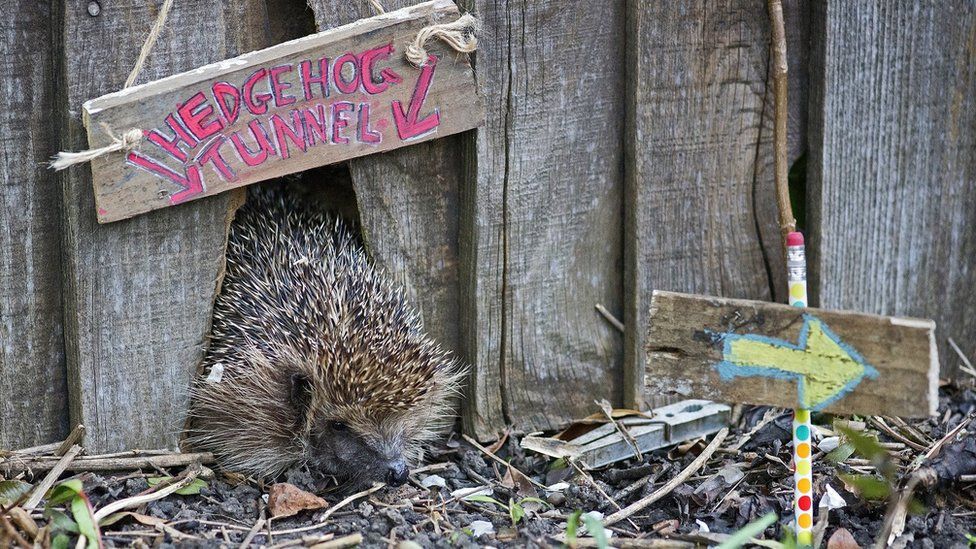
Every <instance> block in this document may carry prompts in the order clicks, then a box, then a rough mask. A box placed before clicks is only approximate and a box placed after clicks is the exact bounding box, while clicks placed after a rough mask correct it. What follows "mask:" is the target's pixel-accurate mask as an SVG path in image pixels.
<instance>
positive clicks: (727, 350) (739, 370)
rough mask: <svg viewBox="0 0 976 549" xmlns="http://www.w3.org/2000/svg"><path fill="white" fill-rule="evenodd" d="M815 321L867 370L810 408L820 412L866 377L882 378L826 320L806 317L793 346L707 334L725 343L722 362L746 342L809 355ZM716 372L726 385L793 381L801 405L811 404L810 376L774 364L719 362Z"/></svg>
mask: <svg viewBox="0 0 976 549" xmlns="http://www.w3.org/2000/svg"><path fill="white" fill-rule="evenodd" d="M814 321H816V322H817V323H819V324H820V329H821V330H823V332H824V335H826V336H827V337H829V338H830V339H831V340H832V341H833V342H834V343H836V344H837V346H838V347H840V348H841V349H843V350H844V352H846V353H847V354H848V355H849V356H850V357H851V359H853V360H854V361H855V362H857V363H858V364H860V365H861V366H862V367H863V368H864V371H863V372H862V373H861V375H859V376H858V377H856V378H855V379H852V380H851V381H849V382H847V383H846V384H845V385H844V386H843V387H841V388H840V390H839V391H837V393H835V394H834V395H833V396H831V397H829V398H827V399H826V400H824V401H822V402H818V403H817V404H815V405H813V406H810V407H809V408H810V409H811V410H813V411H816V412H819V411H821V410H823V409H824V408H826V407H828V406H830V405H831V404H833V403H835V402H837V401H838V400H840V399H841V398H843V397H844V396H845V395H846V394H847V393H849V392H851V391H853V390H854V388H855V387H857V386H858V385H859V384H860V383H861V381H863V380H864V378H865V377H867V378H869V379H877V378H878V376H879V374H878V370H877V369H875V368H874V367H873V366H871V365H870V364H868V363H867V361H865V360H864V357H862V356H861V354H860V353H858V352H857V351H855V350H854V348H853V347H851V346H850V345H848V344H846V343H844V342H843V341H841V339H840V337H838V336H837V334H835V333H834V332H833V331H832V330H831V329H830V327H829V326H827V323H825V322H824V321H823V320H820V319H819V318H817V317H815V316H813V315H811V314H809V313H804V314H803V327H802V328H801V329H800V338H799V340H798V341H797V343H796V344H793V343H790V342H789V341H786V340H784V339H776V338H773V337H768V336H764V335H757V334H736V333H733V332H712V331H711V330H706V332H707V333H709V334H713V335H715V336H717V337H719V338H721V339H722V341H723V342H724V345H723V348H722V358H725V357H727V356H729V355H730V354H731V353H732V342H733V341H737V340H740V339H744V340H748V341H756V342H759V343H766V344H768V345H773V346H775V347H783V348H787V349H792V350H794V351H801V352H802V351H806V347H807V337H808V336H809V335H810V323H811V322H814ZM715 369H716V370H718V373H719V376H721V378H722V380H723V381H731V380H732V379H734V378H736V377H753V376H760V377H771V378H776V379H788V380H791V381H793V380H795V381H797V389H798V393H799V394H798V396H799V404H801V405H802V404H803V403H804V402H806V400H807V399H806V383H807V380H806V376H805V375H803V374H798V373H795V372H788V371H786V370H780V369H777V367H776V365H775V364H770V365H768V367H765V368H764V367H758V366H742V365H741V364H735V363H734V362H730V361H728V360H723V361H722V362H719V363H718V364H716V365H715Z"/></svg>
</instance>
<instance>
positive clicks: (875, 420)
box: [868, 416, 927, 452]
mask: <svg viewBox="0 0 976 549" xmlns="http://www.w3.org/2000/svg"><path fill="white" fill-rule="evenodd" d="M868 421H870V422H871V423H872V424H874V426H875V427H877V428H878V429H881V430H882V431H884V433H885V434H886V435H888V436H890V437H891V438H894V439H898V440H900V441H901V442H902V443H903V444H905V445H907V446H910V447H911V448H912V449H913V450H915V451H917V452H924V451H925V450H927V448H926V447H925V446H923V445H921V444H919V443H917V442H915V441H913V440H912V439H910V438H908V437H906V436H905V435H903V434H901V433H899V432H898V431H896V430H894V429H892V428H891V427H890V426H889V425H888V424H887V423H885V421H884V420H883V419H882V418H880V417H878V416H872V417H870V418H868Z"/></svg>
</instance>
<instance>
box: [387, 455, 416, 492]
mask: <svg viewBox="0 0 976 549" xmlns="http://www.w3.org/2000/svg"><path fill="white" fill-rule="evenodd" d="M409 475H410V469H409V468H408V467H407V462H406V461H404V459H403V458H402V457H401V458H397V459H394V460H393V461H390V462H389V464H388V465H387V470H386V479H385V480H386V483H387V484H389V485H390V486H401V485H403V484H406V482H407V477H408V476H409Z"/></svg>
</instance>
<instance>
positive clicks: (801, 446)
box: [786, 233, 813, 547]
mask: <svg viewBox="0 0 976 549" xmlns="http://www.w3.org/2000/svg"><path fill="white" fill-rule="evenodd" d="M797 237H798V238H797ZM790 240H792V241H793V242H799V243H800V244H799V245H792V246H788V247H787V249H786V257H787V261H786V266H787V270H788V272H789V292H790V305H793V306H794V307H806V306H807V261H806V252H805V250H804V246H803V244H802V242H803V239H802V236H799V235H798V234H796V233H791V235H790ZM811 444H812V441H811V439H810V411H809V410H796V411H795V412H794V415H793V467H794V470H793V482H794V487H793V513H794V516H795V517H796V541H797V545H799V546H800V547H803V546H811V545H812V544H813V461H812V460H811V459H810V454H811V450H810V448H811Z"/></svg>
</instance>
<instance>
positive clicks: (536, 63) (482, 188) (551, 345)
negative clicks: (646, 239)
mask: <svg viewBox="0 0 976 549" xmlns="http://www.w3.org/2000/svg"><path fill="white" fill-rule="evenodd" d="M469 7H470V8H471V10H472V11H473V12H474V13H475V14H476V15H477V16H478V17H479V18H481V20H482V22H483V25H484V28H485V29H486V30H485V32H483V33H482V34H481V36H480V38H479V45H478V52H477V55H476V67H477V73H478V84H479V86H480V88H481V92H482V93H483V94H484V95H485V101H486V104H487V105H488V120H487V121H486V123H485V126H484V127H483V128H479V130H478V133H477V137H476V138H475V139H474V143H473V145H472V149H471V150H470V152H469V154H470V156H469V162H470V164H469V166H468V167H469V169H470V170H472V171H471V172H470V173H471V176H470V177H471V181H470V182H469V183H465V185H464V188H463V191H462V192H463V196H462V205H461V208H462V224H461V243H460V250H461V278H462V288H461V292H462V300H463V301H462V341H463V346H464V347H465V349H466V350H467V355H468V358H469V360H470V362H471V363H472V365H473V368H474V373H473V376H472V378H471V383H470V385H469V387H468V398H467V401H466V402H467V410H466V413H465V417H464V419H465V426H466V428H467V429H468V430H469V431H470V432H473V433H474V434H475V435H476V436H477V437H478V438H482V439H484V438H491V437H493V436H495V435H496V434H497V433H498V432H499V431H500V430H501V429H502V428H503V427H504V426H505V425H509V424H510V425H514V426H516V427H517V428H518V429H523V430H527V431H531V430H536V429H552V428H555V427H559V426H561V425H563V424H565V423H567V422H568V421H570V420H571V419H573V418H577V417H582V416H585V415H589V413H591V412H592V411H593V410H594V407H595V405H594V404H593V400H594V399H600V398H606V399H608V400H610V401H612V402H615V403H617V402H620V399H621V394H622V388H621V382H622V360H621V359H622V356H621V355H622V353H621V344H622V341H621V336H620V334H619V332H617V331H616V330H615V328H614V327H613V326H611V325H610V324H609V323H608V322H607V321H606V320H604V319H603V318H602V317H601V316H600V314H599V313H598V312H597V311H596V310H595V309H594V307H595V305H596V304H598V303H600V304H603V305H604V306H606V307H607V308H608V309H609V310H610V311H611V312H612V313H613V314H615V315H617V316H618V317H619V316H620V315H621V309H622V288H621V276H622V273H621V266H622V242H621V239H622V226H621V221H622V220H621V212H622V208H623V204H622V185H621V181H622V157H621V155H622V153H621V137H622V135H623V134H622V122H623V114H624V103H623V78H624V74H625V68H624V64H623V61H624V51H623V47H624V35H623V29H624V3H623V2H569V3H567V2H557V1H554V0H549V1H542V0H520V1H510V2H494V1H489V0H475V1H473V2H469ZM581 395H585V398H583V397H581Z"/></svg>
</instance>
